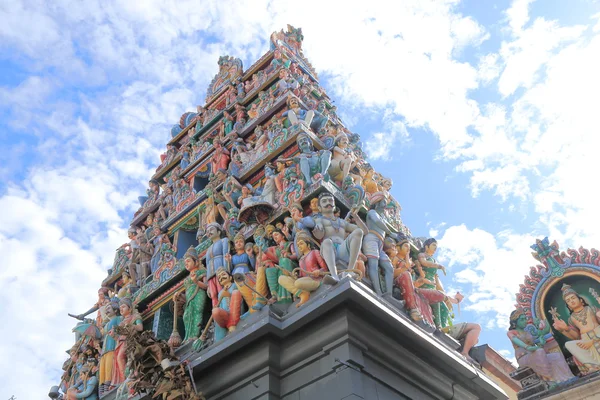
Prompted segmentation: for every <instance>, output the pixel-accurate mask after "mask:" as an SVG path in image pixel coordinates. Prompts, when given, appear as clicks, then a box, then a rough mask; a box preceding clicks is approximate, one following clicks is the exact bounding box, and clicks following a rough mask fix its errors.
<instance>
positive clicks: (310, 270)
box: [279, 232, 329, 307]
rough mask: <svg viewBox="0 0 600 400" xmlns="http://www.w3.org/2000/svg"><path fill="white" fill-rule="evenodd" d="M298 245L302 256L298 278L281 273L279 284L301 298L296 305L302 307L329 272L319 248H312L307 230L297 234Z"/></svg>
mask: <svg viewBox="0 0 600 400" xmlns="http://www.w3.org/2000/svg"><path fill="white" fill-rule="evenodd" d="M295 239H296V246H297V248H298V254H299V256H300V258H299V260H298V262H299V264H300V268H299V275H300V277H298V278H296V277H294V276H292V275H281V276H280V277H279V284H280V285H281V286H283V287H284V288H285V289H286V290H287V291H288V292H290V293H292V294H293V295H294V296H295V297H297V298H299V299H300V302H299V303H298V304H297V305H296V307H300V306H301V305H302V304H304V303H306V302H307V301H308V299H310V294H311V292H314V291H315V290H317V289H318V288H319V287H320V286H321V281H322V280H323V277H324V276H326V275H327V274H329V271H328V268H327V263H325V260H324V259H323V257H322V256H321V253H319V250H314V249H312V248H311V244H312V243H313V242H312V238H311V237H310V235H309V234H307V233H306V232H300V233H298V234H297V235H296V238H295Z"/></svg>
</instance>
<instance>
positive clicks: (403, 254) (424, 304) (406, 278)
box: [384, 235, 462, 326]
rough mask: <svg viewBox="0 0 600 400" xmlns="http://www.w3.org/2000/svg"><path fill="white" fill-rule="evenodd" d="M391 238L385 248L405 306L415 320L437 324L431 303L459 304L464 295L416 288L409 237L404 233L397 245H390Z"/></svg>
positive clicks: (432, 324) (431, 324) (387, 240)
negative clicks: (449, 295) (446, 302)
mask: <svg viewBox="0 0 600 400" xmlns="http://www.w3.org/2000/svg"><path fill="white" fill-rule="evenodd" d="M390 240H391V238H388V239H386V242H385V243H384V248H385V250H386V252H387V254H388V256H389V257H390V258H391V259H392V262H393V263H394V264H393V265H394V283H395V285H396V286H397V287H398V288H399V289H400V292H401V294H402V299H403V300H404V304H405V308H406V309H407V311H408V313H409V315H410V318H411V319H412V320H413V321H421V320H425V322H426V323H427V324H429V325H430V326H437V325H436V324H435V318H434V315H433V311H432V308H431V304H438V303H442V302H445V301H450V302H451V303H456V304H457V303H459V302H460V301H461V300H462V295H460V296H459V295H458V294H457V297H455V298H451V297H448V296H446V294H445V293H443V292H441V291H439V290H436V289H426V288H419V289H417V288H415V285H414V283H413V277H412V274H411V272H412V269H413V265H412V264H413V263H412V260H411V259H410V244H409V243H408V239H407V238H406V237H405V236H403V235H399V240H398V242H397V243H396V244H395V246H394V245H393V243H392V246H389V244H390V242H389V241H390ZM419 279H422V278H419ZM427 282H429V281H427Z"/></svg>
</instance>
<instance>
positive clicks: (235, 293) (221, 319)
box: [212, 267, 242, 341]
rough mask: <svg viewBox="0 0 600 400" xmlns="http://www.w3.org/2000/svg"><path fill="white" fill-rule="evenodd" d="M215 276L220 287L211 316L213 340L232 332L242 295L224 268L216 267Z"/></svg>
mask: <svg viewBox="0 0 600 400" xmlns="http://www.w3.org/2000/svg"><path fill="white" fill-rule="evenodd" d="M216 277H217V279H218V281H219V287H220V289H219V293H218V298H217V299H216V300H217V301H216V302H215V305H214V307H213V310H212V316H213V319H214V321H215V325H216V326H215V341H218V340H221V339H223V338H224V337H225V336H227V334H228V333H230V332H233V331H234V330H235V328H236V327H237V324H238V322H240V316H241V311H242V295H241V293H240V291H239V290H238V289H237V285H236V284H235V283H234V282H233V278H232V277H231V275H230V274H229V272H228V271H227V270H226V269H225V268H223V267H220V268H218V270H217V276H216Z"/></svg>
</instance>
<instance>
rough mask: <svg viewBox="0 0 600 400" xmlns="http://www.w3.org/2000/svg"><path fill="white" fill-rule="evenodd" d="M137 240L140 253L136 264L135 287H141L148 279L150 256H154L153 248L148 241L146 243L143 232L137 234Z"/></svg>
mask: <svg viewBox="0 0 600 400" xmlns="http://www.w3.org/2000/svg"><path fill="white" fill-rule="evenodd" d="M137 240H138V242H139V245H140V252H139V262H138V263H137V264H136V277H137V285H138V286H139V287H142V286H144V283H145V282H146V278H148V276H150V273H151V271H150V261H151V260H152V255H153V254H154V246H153V245H152V243H151V242H150V241H148V237H147V236H146V234H145V232H143V231H140V232H138V234H137Z"/></svg>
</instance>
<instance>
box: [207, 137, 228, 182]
mask: <svg viewBox="0 0 600 400" xmlns="http://www.w3.org/2000/svg"><path fill="white" fill-rule="evenodd" d="M213 147H214V148H215V150H214V152H213V155H212V158H211V160H210V167H211V169H210V170H211V173H212V174H214V173H215V171H218V170H219V169H223V170H227V167H229V160H230V158H229V156H230V153H229V150H227V148H226V147H225V146H223V143H222V142H221V140H220V139H219V138H215V140H214V141H213Z"/></svg>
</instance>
